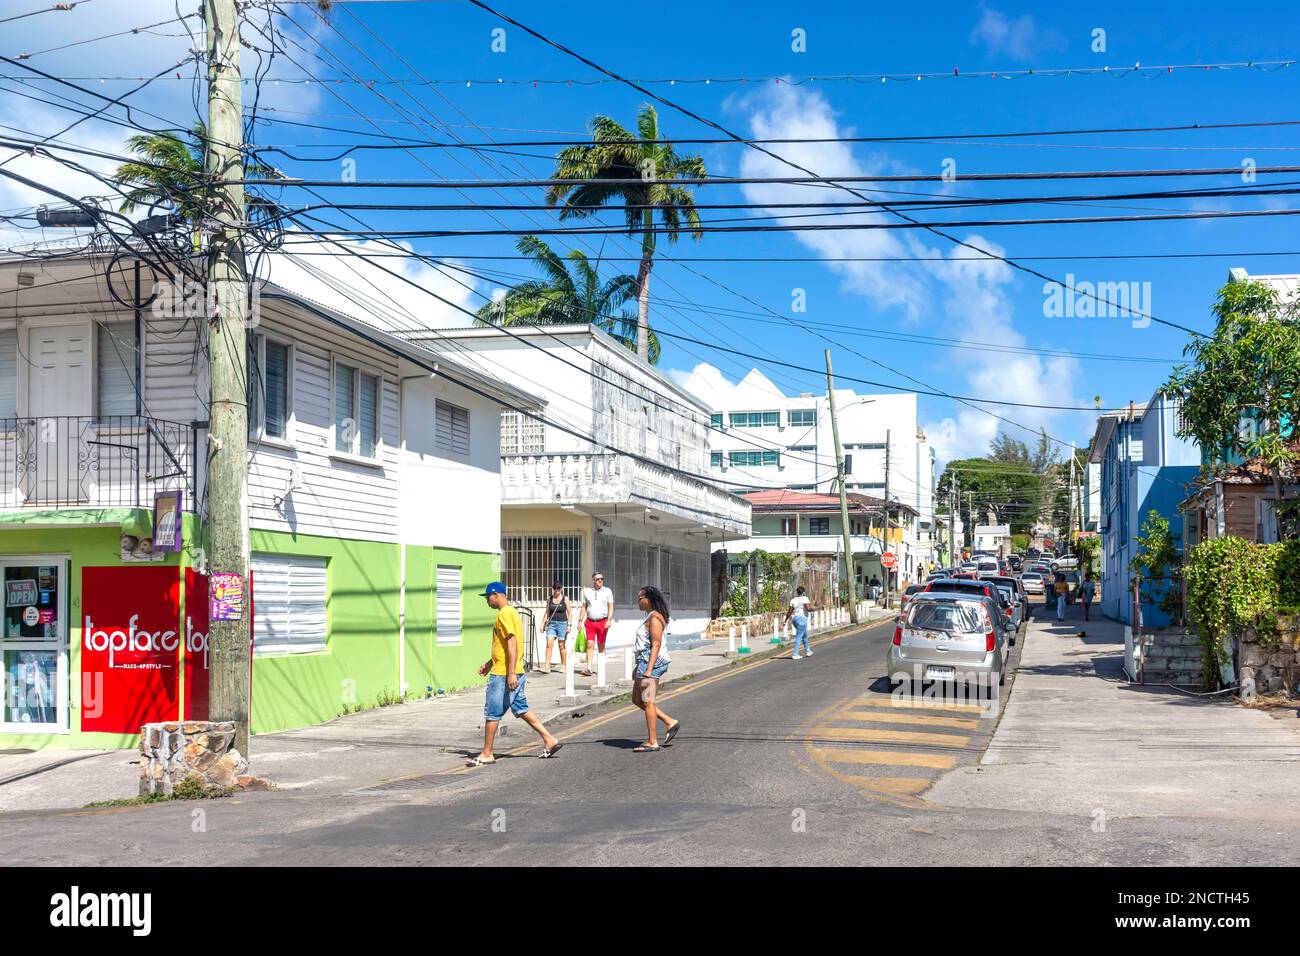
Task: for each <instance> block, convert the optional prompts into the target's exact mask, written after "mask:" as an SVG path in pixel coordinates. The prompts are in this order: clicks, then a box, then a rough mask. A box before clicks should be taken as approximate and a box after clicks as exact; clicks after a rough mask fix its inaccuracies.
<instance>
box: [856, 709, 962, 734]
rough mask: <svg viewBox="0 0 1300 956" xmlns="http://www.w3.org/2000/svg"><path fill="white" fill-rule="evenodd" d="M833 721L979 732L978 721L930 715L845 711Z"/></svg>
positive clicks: (879, 711) (880, 711)
mask: <svg viewBox="0 0 1300 956" xmlns="http://www.w3.org/2000/svg"><path fill="white" fill-rule="evenodd" d="M832 719H833V720H843V721H851V722H855V723H864V722H866V723H876V724H916V725H917V726H920V727H952V728H953V729H954V730H979V726H980V722H979V721H978V720H968V719H966V718H964V717H932V716H930V715H929V714H894V713H890V712H889V711H885V710H878V711H859V710H852V709H847V708H846V709H845V710H842V711H840V712H839V713H838V714H836V715H835V717H834V718H832Z"/></svg>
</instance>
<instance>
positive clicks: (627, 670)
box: [623, 647, 632, 683]
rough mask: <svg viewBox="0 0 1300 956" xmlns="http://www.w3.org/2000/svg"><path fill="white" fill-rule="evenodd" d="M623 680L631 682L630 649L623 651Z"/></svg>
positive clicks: (626, 648)
mask: <svg viewBox="0 0 1300 956" xmlns="http://www.w3.org/2000/svg"><path fill="white" fill-rule="evenodd" d="M623 680H625V681H627V682H628V683H631V682H632V648H630V647H625V648H624V649H623Z"/></svg>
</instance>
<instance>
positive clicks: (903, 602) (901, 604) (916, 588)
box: [898, 584, 924, 615]
mask: <svg viewBox="0 0 1300 956" xmlns="http://www.w3.org/2000/svg"><path fill="white" fill-rule="evenodd" d="M923 589H924V585H921V584H909V585H908V586H907V590H906V591H904V592H903V593H902V595H901V596H900V597H899V599H898V613H899V614H900V615H902V614H903V612H905V611H906V610H907V602H908V601H909V600H911V598H912V595H913V594H918V593H920V592H921V591H922V590H923Z"/></svg>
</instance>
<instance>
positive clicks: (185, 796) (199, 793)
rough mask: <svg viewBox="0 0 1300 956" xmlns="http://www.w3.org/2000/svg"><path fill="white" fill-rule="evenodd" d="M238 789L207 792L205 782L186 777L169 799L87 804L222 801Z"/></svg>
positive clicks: (90, 805) (91, 805)
mask: <svg viewBox="0 0 1300 956" xmlns="http://www.w3.org/2000/svg"><path fill="white" fill-rule="evenodd" d="M236 789H237V788H235V787H229V788H227V789H225V790H211V791H210V790H207V789H206V788H205V787H204V786H203V781H202V780H200V779H199V778H198V777H186V778H185V779H184V780H182V781H181V782H180V783H178V784H176V786H174V787H172V795H171V796H170V797H169V796H167V795H166V794H163V793H151V794H148V795H146V796H143V797H124V798H121V799H118V800H96V801H95V802H94V803H88V804H86V808H87V809H96V808H99V807H141V806H144V805H145V804H148V803H167V802H169V801H172V800H220V799H221V798H223V797H229V796H230V795H232V794H233V793H234V792H235V790H236Z"/></svg>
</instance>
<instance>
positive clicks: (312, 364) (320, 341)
mask: <svg viewBox="0 0 1300 956" xmlns="http://www.w3.org/2000/svg"><path fill="white" fill-rule="evenodd" d="M261 305H262V310H261V312H262V314H261V322H260V324H259V326H258V330H257V331H258V332H259V333H260V334H263V335H267V336H269V337H270V338H273V339H276V340H279V341H285V342H289V343H290V344H292V345H293V375H292V378H291V382H292V395H291V397H290V427H289V438H290V441H291V443H292V445H293V448H292V449H289V448H283V447H281V446H280V445H279V444H276V443H272V442H263V443H261V444H260V445H258V446H257V448H256V451H255V452H254V454H253V455H252V463H251V464H250V466H249V472H248V499H249V500H248V504H249V522H250V524H251V525H252V527H254V528H261V529H266V530H273V531H286V532H293V533H298V534H311V535H324V536H330V537H344V538H357V539H362V540H378V541H389V540H396V538H397V527H398V488H397V467H398V440H399V437H400V413H401V405H400V395H399V392H398V374H399V373H398V364H397V359H396V358H395V357H394V356H392V355H390V354H388V353H387V352H385V351H383V350H382V349H379V348H376V347H374V346H372V345H370V344H369V343H367V342H365V341H363V340H361V339H359V338H357V337H356V336H354V335H351V334H349V333H348V332H347V331H346V330H344V329H341V328H339V327H337V326H335V325H332V324H331V323H328V322H324V321H321V320H319V319H316V318H315V317H314V316H310V315H307V314H304V313H300V312H298V311H297V310H294V309H293V308H292V307H291V306H288V305H282V304H280V303H270V302H267V301H265V300H264V301H263V302H262V304H261ZM335 360H337V361H340V362H343V363H345V364H347V365H350V366H354V367H357V368H361V369H362V370H364V371H366V372H368V373H370V374H378V375H380V376H382V378H383V387H382V390H381V401H380V407H381V409H382V414H381V421H380V429H379V435H380V438H381V441H382V448H381V450H380V455H379V457H378V459H377V460H376V464H375V465H369V464H360V463H357V462H355V461H352V460H349V459H345V458H340V457H337V456H335V455H334V433H333V425H334V402H333V394H334V393H333V379H332V374H333V363H334V361H335ZM430 411H432V410H430ZM295 465H296V466H297V467H298V469H299V470H300V473H301V487H300V488H298V489H297V490H295V491H293V492H292V494H290V495H288V496H287V497H285V498H284V501H283V503H282V504H281V505H280V506H279V507H277V505H276V498H277V497H284V495H285V490H286V489H287V488H288V487H289V485H290V482H291V478H292V474H293V469H294V466H295Z"/></svg>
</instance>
